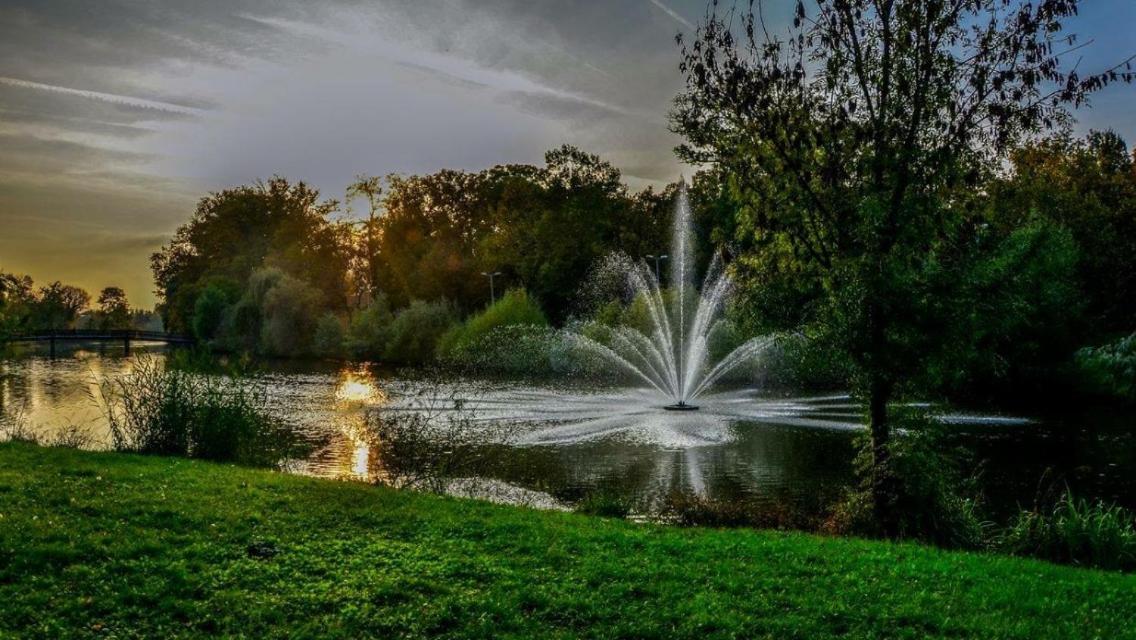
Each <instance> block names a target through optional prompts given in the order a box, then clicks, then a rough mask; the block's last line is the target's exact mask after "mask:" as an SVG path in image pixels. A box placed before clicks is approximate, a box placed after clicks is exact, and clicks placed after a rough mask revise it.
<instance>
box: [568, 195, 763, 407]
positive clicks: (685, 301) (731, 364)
mask: <svg viewBox="0 0 1136 640" xmlns="http://www.w3.org/2000/svg"><path fill="white" fill-rule="evenodd" d="M691 238H692V222H691V212H690V201H689V198H688V197H687V193H686V186H685V184H684V185H683V186H682V187H681V188H680V190H679V195H678V199H677V201H676V204H675V214H674V229H673V236H672V243H671V253H670V259H671V282H670V291H667V290H665V289H664V288H663V286H662V284H661V283H660V282H659V278H658V275H657V273H658V272H657V270H656V271H652V270H651V268H650V267H649V266H648V265H647V263H646V262H644V261H639V262H631V261H623V262H621V263H620V262H616V263H614V265H613V267H614V268H618V269H620V270H622V271H623V274H622V275H623V276H624V278H625V280H626V284H627V286H628V288H629V289H630V291H631V293H632V295H633V296H634V297H635V298H637V299H640V300H642V301H643V302H644V303H645V305H646V308H647V311H648V317H649V318H650V324H651V326H650V328H649V329H648V330H647V331H646V332H643V331H639V330H638V329H635V328H633V327H629V326H619V327H614V328H612V329H611V330H610V338H609V339H608V340H606V344H605V343H601V342H600V341H598V340H595V339H593V338H591V337H589V336H586V335H583V334H582V333H578V332H569V333H568V338H569V340H570V341H571V342H572V343H573V344H575V345H577V346H578V347H580V348H582V349H585V350H587V351H590V352H592V353H595V354H597V355H599V356H601V357H602V358H604V359H605V360H606V361H607V362H609V363H610V364H612V365H614V366H616V367H618V368H620V369H622V370H624V371H625V372H627V373H630V374H631V375H633V376H635V377H636V378H637V379H638V380H639V381H641V382H643V383H645V384H646V385H647V387H648V388H650V389H651V390H653V391H655V392H657V393H658V394H659V395H661V396H662V397H663V398H664V401H665V402H669V403H671V404H668V405H667V406H666V407H664V408H666V409H670V410H693V409H697V408H698V406H696V405H694V404H692V401H693V400H694V399H696V398H698V397H699V396H700V395H702V394H703V393H704V392H706V391H707V389H709V388H710V387H711V386H713V385H714V383H715V382H717V381H719V380H720V379H721V378H723V377H724V376H726V375H727V374H729V373H730V372H732V371H734V370H736V369H737V368H738V367H741V366H743V365H746V364H749V363H752V362H753V361H754V360H755V359H756V358H758V357H760V356H761V354H762V353H764V352H765V351H766V350H767V349H768V348H769V347H770V346H771V345H772V344H773V339H772V338H771V337H768V336H760V337H756V338H752V339H750V340H748V341H746V342H745V343H743V344H742V345H740V346H738V347H737V348H736V349H734V350H733V351H731V352H729V353H728V354H726V355H725V356H723V357H721V358H719V359H718V360H717V361H712V360H711V357H710V356H711V354H710V349H709V336H710V332H711V331H712V330H713V328H714V325H715V322H716V321H717V320H718V319H719V316H720V315H721V313H722V311H723V309H724V307H725V305H726V303H727V301H728V299H729V295H730V292H731V285H730V279H729V277H728V276H727V274H726V272H725V269H724V267H723V265H722V263H721V260H720V259H719V257H718V256H715V257H714V258H713V259H712V260H711V262H710V266H709V268H708V269H707V272H706V277H705V278H704V279H703V282H702V287H701V290H698V289H695V286H694V277H695V274H694V257H693V243H692V241H691Z"/></svg>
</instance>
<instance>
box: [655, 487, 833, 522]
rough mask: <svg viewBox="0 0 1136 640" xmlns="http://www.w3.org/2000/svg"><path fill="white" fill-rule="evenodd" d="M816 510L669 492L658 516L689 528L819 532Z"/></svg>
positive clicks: (781, 503) (790, 504)
mask: <svg viewBox="0 0 1136 640" xmlns="http://www.w3.org/2000/svg"><path fill="white" fill-rule="evenodd" d="M816 513H817V511H816V510H815V509H812V508H804V507H798V506H796V505H795V504H794V503H793V502H792V501H790V500H788V499H785V500H774V501H771V502H760V501H757V500H752V499H745V498H741V499H734V500H722V499H715V498H710V497H707V496H702V495H698V494H695V493H692V492H690V491H681V490H675V491H670V492H668V493H667V494H666V495H665V496H664V497H663V500H662V502H661V503H660V504H659V505H658V506H657V507H656V513H655V516H656V517H657V518H658V519H659V520H661V521H664V522H672V523H674V524H678V525H682V526H686V527H756V528H762V529H801V530H806V531H815V530H816V529H818V528H819V527H820V524H821V523H820V518H819V517H818V516H817V515H815V514H816Z"/></svg>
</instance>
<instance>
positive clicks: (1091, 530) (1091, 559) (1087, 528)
mask: <svg viewBox="0 0 1136 640" xmlns="http://www.w3.org/2000/svg"><path fill="white" fill-rule="evenodd" d="M996 547H997V548H998V549H999V550H1000V551H1003V552H1005V553H1012V554H1015V555H1021V556H1032V557H1035V558H1044V559H1046V560H1051V561H1053V562H1061V563H1064V564H1076V565H1082V566H1087V567H1098V568H1101V569H1120V570H1123V571H1132V570H1136V514H1133V513H1132V512H1131V511H1127V510H1125V509H1122V508H1120V507H1117V506H1114V505H1106V504H1104V503H1103V502H1100V501H1096V502H1089V501H1087V500H1078V499H1074V498H1073V496H1072V495H1070V494H1069V493H1068V492H1066V493H1065V495H1063V496H1062V497H1061V499H1060V500H1058V501H1057V504H1056V505H1054V506H1053V508H1052V509H1051V510H1049V511H1042V510H1040V509H1034V510H1032V511H1023V512H1022V513H1021V514H1019V515H1018V517H1017V518H1016V519H1015V520H1014V521H1013V522H1012V523H1011V524H1010V526H1009V527H1008V528H1007V529H1006V530H1005V531H1004V532H1003V533H1002V534H1001V535H1000V536H999V537H998V539H997V541H996Z"/></svg>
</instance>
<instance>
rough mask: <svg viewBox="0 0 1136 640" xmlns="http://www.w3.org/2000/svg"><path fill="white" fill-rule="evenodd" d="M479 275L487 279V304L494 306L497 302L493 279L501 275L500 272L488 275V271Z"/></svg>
mask: <svg viewBox="0 0 1136 640" xmlns="http://www.w3.org/2000/svg"><path fill="white" fill-rule="evenodd" d="M481 275H483V276H485V277H486V278H489V304H494V303H495V302H497V290H496V289H495V288H494V287H493V279H494V278H496V277H497V276H499V275H501V272H500V271H494V272H493V273H489V272H488V271H482V272H481Z"/></svg>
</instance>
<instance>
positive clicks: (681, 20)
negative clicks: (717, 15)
mask: <svg viewBox="0 0 1136 640" xmlns="http://www.w3.org/2000/svg"><path fill="white" fill-rule="evenodd" d="M651 4H653V5H655V6H656V7H658V8H660V9H662V10H663V11H664V12H665V13H666V14H667V15H668V16H670V17H672V18H674V19H675V22H678V23H679V24H681V25H682V26H684V27H686V28H687V29H691V30H693V29H694V25H693V24H691V23H690V20H687V19H686V18H684V17H682V16H681V15H679V14H678V12H677V11H675V10H674V9H671V8H670V7H668V6H667V5H665V4H663V3H662V2H661V0H651Z"/></svg>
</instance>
